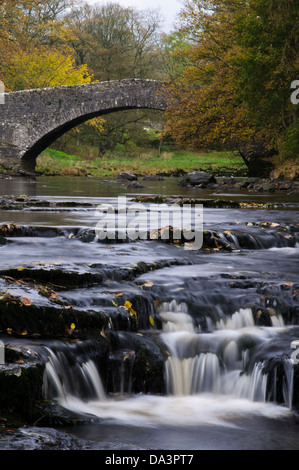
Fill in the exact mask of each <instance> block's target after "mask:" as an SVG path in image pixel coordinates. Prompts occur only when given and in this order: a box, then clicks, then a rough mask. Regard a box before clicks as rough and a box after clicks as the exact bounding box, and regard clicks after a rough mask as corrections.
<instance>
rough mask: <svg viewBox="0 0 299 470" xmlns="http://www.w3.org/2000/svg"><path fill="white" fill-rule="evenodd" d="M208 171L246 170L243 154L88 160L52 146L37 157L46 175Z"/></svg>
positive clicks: (121, 154)
mask: <svg viewBox="0 0 299 470" xmlns="http://www.w3.org/2000/svg"><path fill="white" fill-rule="evenodd" d="M199 169H202V170H206V171H210V172H212V173H215V174H218V175H221V174H225V175H227V174H230V173H231V174H233V173H236V172H242V171H243V172H244V173H245V172H246V167H245V165H244V163H243V160H242V159H241V157H240V156H239V155H238V154H237V153H234V152H226V151H223V152H216V151H211V152H206V153H194V152H185V151H173V152H163V153H162V154H161V156H160V157H159V156H157V152H156V151H146V152H140V153H138V154H137V153H134V154H130V153H124V152H119V153H117V152H111V153H107V154H106V155H105V156H104V157H103V158H95V159H88V160H85V159H83V158H81V157H78V156H76V155H67V154H66V153H64V152H60V151H57V150H53V149H47V150H45V151H44V152H43V153H42V154H41V155H40V156H39V157H38V159H37V167H36V170H37V171H38V172H40V173H43V174H45V175H54V174H55V175H65V176H85V175H93V176H99V177H103V176H105V177H107V176H110V177H113V176H116V175H117V174H118V173H119V172H120V171H128V172H131V173H135V174H138V175H141V176H146V175H156V174H173V173H176V172H178V171H179V170H184V171H186V172H190V171H194V170H199Z"/></svg>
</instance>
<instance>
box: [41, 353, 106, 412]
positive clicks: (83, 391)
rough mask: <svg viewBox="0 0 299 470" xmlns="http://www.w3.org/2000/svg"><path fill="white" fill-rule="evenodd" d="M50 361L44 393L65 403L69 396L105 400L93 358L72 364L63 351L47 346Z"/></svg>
mask: <svg viewBox="0 0 299 470" xmlns="http://www.w3.org/2000/svg"><path fill="white" fill-rule="evenodd" d="M46 351H47V354H48V361H47V363H46V367H45V373H44V395H45V397H46V398H48V399H55V400H57V401H58V402H60V403H65V402H67V400H68V397H69V396H77V397H79V398H82V399H83V398H89V399H95V400H100V401H103V400H105V399H106V394H105V391H104V387H103V384H102V381H101V377H100V375H99V372H98V370H97V367H96V365H95V363H94V362H93V361H92V360H88V361H86V362H83V363H82V365H79V364H77V363H76V364H74V365H71V364H70V362H69V361H68V359H67V357H66V355H65V354H64V352H63V351H58V352H56V353H55V352H54V351H52V350H51V349H50V348H46Z"/></svg>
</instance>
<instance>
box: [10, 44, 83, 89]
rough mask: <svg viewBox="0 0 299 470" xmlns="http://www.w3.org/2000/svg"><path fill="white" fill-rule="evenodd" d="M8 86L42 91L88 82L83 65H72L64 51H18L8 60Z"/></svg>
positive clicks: (39, 49) (67, 53) (71, 59)
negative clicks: (9, 61) (42, 89)
mask: <svg viewBox="0 0 299 470" xmlns="http://www.w3.org/2000/svg"><path fill="white" fill-rule="evenodd" d="M5 78H6V82H7V85H8V87H9V88H10V89H11V90H13V91H16V90H23V89H30V88H46V87H53V86H62V85H76V84H83V83H90V82H91V80H92V77H91V75H89V73H88V70H87V66H86V65H80V66H76V64H75V59H74V58H73V56H72V55H71V54H70V51H69V49H68V48H62V47H61V48H60V49H58V48H52V49H49V48H47V47H36V48H34V49H30V50H24V49H22V48H20V49H19V50H17V51H16V52H15V54H14V55H13V57H12V59H11V63H10V64H9V66H8V68H7V70H6V74H5Z"/></svg>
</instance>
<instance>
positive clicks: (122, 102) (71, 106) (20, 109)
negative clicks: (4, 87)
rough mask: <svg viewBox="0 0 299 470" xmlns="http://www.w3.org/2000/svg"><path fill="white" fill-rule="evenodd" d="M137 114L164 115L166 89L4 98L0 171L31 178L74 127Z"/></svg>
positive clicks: (116, 87) (70, 89)
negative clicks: (99, 118)
mask: <svg viewBox="0 0 299 470" xmlns="http://www.w3.org/2000/svg"><path fill="white" fill-rule="evenodd" d="M138 108H140V109H141V108H143V109H154V110H161V111H163V110H165V108H166V101H165V94H164V83H163V82H159V81H156V80H141V79H127V80H115V81H111V82H96V83H91V84H85V85H71V86H62V87H53V88H44V89H38V90H24V91H18V92H13V93H6V94H5V99H4V104H3V105H1V107H0V113H1V114H0V165H1V166H2V167H4V168H5V169H7V170H10V171H13V172H17V173H20V174H22V173H32V172H34V168H35V162H36V158H37V156H38V155H39V154H40V153H41V152H42V151H43V150H45V149H46V148H47V147H48V146H49V145H50V144H51V143H52V142H54V141H55V140H56V139H57V138H58V137H60V136H61V135H63V134H64V133H65V132H67V131H69V130H70V129H72V128H73V127H76V126H78V125H79V124H82V123H83V122H85V121H87V120H89V119H92V118H94V117H97V116H103V115H105V114H108V113H111V112H117V111H123V110H128V109H138Z"/></svg>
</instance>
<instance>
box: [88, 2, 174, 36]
mask: <svg viewBox="0 0 299 470" xmlns="http://www.w3.org/2000/svg"><path fill="white" fill-rule="evenodd" d="M87 1H88V3H90V4H91V5H93V4H95V3H99V4H103V5H105V4H106V3H111V2H112V3H119V4H120V5H122V6H124V7H134V8H138V9H140V10H147V9H149V8H150V9H155V10H156V9H159V10H160V11H161V16H162V17H163V19H164V23H163V25H162V29H163V31H165V32H166V33H168V32H169V31H171V30H172V29H173V26H174V23H175V20H176V15H177V14H178V13H179V11H180V10H181V7H182V5H181V0H87Z"/></svg>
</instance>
